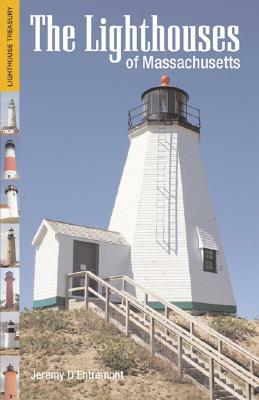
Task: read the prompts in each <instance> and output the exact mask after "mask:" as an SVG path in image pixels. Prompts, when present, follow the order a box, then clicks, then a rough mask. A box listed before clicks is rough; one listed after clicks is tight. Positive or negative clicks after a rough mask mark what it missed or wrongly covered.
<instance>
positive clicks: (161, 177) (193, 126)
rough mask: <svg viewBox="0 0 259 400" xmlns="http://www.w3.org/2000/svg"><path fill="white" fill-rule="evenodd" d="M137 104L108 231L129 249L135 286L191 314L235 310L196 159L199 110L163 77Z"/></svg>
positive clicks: (216, 229) (202, 173) (215, 227)
mask: <svg viewBox="0 0 259 400" xmlns="http://www.w3.org/2000/svg"><path fill="white" fill-rule="evenodd" d="M141 100H142V104H141V106H139V107H137V108H134V109H133V110H132V111H130V112H129V119H128V125H129V140H130V148H129V152H128V156H127V160H126V164H125V167H124V170H123V174H122V178H121V182H120V185H119V189H118V193H117V197H116V201H115V205H114V208H113V212H112V216H111V220H110V224H109V230H112V231H116V232H120V233H121V234H122V235H123V236H124V238H125V239H126V240H127V242H128V243H129V244H130V246H131V262H130V270H129V274H130V276H132V277H133V279H135V280H136V282H139V283H140V284H142V285H144V286H145V287H146V288H147V289H149V290H151V291H153V292H155V293H157V294H159V295H160V296H161V297H163V298H164V299H166V300H168V301H170V302H172V303H174V304H176V305H178V306H179V307H181V308H183V309H185V310H189V311H191V312H192V313H193V314H195V313H199V312H219V313H235V312H236V305H235V300H234V296H233V292H232V287H231V283H230V279H229V275H228V270H227V264H226V261H225V258H224V253H223V249H222V245H221V241H220V238H219V233H218V228H217V223H216V219H215V217H214V212H213V208H212V203H211V199H210V196H209V192H208V188H207V182H206V176H205V173H204V170H203V166H202V162H201V159H200V149H199V144H200V112H199V110H198V109H196V108H194V107H192V106H190V105H189V95H188V94H187V93H186V92H185V91H184V90H182V89H179V88H177V87H173V86H170V80H169V77H168V76H163V77H162V78H161V86H156V87H152V88H150V89H148V90H146V91H145V92H144V93H143V94H142V96H141ZM137 296H138V293H137ZM139 296H140V294H139ZM150 305H151V306H152V307H155V308H156V307H159V303H156V302H155V301H154V302H152V301H151V302H150Z"/></svg>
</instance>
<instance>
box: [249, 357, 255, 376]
mask: <svg viewBox="0 0 259 400" xmlns="http://www.w3.org/2000/svg"><path fill="white" fill-rule="evenodd" d="M250 372H251V375H254V373H255V363H254V360H250Z"/></svg>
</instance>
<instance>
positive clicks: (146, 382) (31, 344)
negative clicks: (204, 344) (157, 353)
mask: <svg viewBox="0 0 259 400" xmlns="http://www.w3.org/2000/svg"><path fill="white" fill-rule="evenodd" d="M21 332H22V336H21V376H20V383H21V394H20V399H21V400H34V399H35V400H46V393H47V398H48V400H60V399H62V400H81V399H87V400H108V399H109V400H122V399H127V400H133V399H134V400H145V399H148V400H157V399H159V400H170V399H172V400H179V399H181V400H205V399H207V396H206V395H205V394H204V393H203V392H201V391H200V390H199V389H197V388H196V387H195V386H194V385H193V384H191V383H189V382H185V381H184V382H180V381H179V379H178V376H177V374H176V372H175V370H173V369H172V368H171V366H170V365H169V364H167V363H165V362H163V361H162V360H160V359H157V358H155V357H153V356H151V355H150V353H148V352H147V351H146V350H145V349H143V348H142V347H141V346H140V345H137V344H136V343H135V342H133V341H132V340H131V339H130V338H127V337H125V336H123V335H122V334H121V333H119V331H118V330H117V329H116V328H115V327H114V326H113V325H111V324H110V323H107V322H105V321H104V320H103V319H101V318H100V317H99V316H98V314H97V313H95V312H93V311H91V310H89V311H82V310H74V311H53V310H46V311H32V312H30V311H28V312H24V313H22V315H21ZM67 369H71V370H76V369H79V370H82V371H89V370H91V371H103V372H105V371H115V370H119V371H121V370H122V371H123V372H124V374H125V378H124V379H123V380H118V381H112V380H91V381H90V380H84V381H82V380H70V381H69V380H64V381H63V382H59V381H53V380H48V381H46V380H43V381H42V380H38V381H36V380H31V379H30V376H31V375H32V374H33V371H34V370H36V371H64V372H65V373H66V371H67Z"/></svg>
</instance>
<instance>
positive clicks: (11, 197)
mask: <svg viewBox="0 0 259 400" xmlns="http://www.w3.org/2000/svg"><path fill="white" fill-rule="evenodd" d="M17 193H18V189H17V187H16V186H14V185H8V187H7V188H6V189H5V194H6V198H7V205H8V207H9V210H10V217H18V216H19V212H18V201H17Z"/></svg>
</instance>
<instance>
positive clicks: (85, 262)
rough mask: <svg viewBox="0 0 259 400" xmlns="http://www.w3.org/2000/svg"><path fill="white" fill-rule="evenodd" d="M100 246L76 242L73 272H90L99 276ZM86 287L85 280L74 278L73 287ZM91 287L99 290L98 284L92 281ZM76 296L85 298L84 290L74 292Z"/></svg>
mask: <svg viewBox="0 0 259 400" xmlns="http://www.w3.org/2000/svg"><path fill="white" fill-rule="evenodd" d="M98 264H99V245H98V244H96V243H87V242H80V241H79V240H74V250H73V272H78V271H90V272H93V273H94V274H95V275H98ZM78 286H84V279H83V278H74V279H73V287H78ZM90 286H91V287H92V288H93V289H94V290H97V283H96V282H93V280H91V279H90ZM74 293H75V295H76V296H83V295H84V292H83V291H82V290H80V291H78V292H74Z"/></svg>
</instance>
